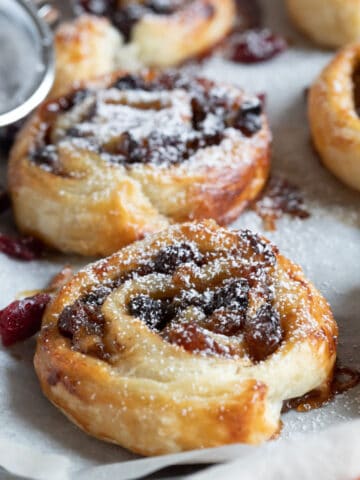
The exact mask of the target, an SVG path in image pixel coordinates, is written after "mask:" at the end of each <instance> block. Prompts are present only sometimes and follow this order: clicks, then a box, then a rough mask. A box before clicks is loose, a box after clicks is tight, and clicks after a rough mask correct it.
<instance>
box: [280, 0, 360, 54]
mask: <svg viewBox="0 0 360 480" xmlns="http://www.w3.org/2000/svg"><path fill="white" fill-rule="evenodd" d="M286 4H287V7H288V11H289V14H290V16H291V18H292V20H293V21H294V23H295V25H296V26H297V27H298V28H299V30H301V31H302V32H304V33H305V34H306V35H307V36H308V37H310V38H311V39H312V40H314V41H315V42H316V43H319V44H320V45H323V46H326V47H341V46H344V45H346V44H347V43H349V42H353V41H355V40H358V39H359V38H360V0H286Z"/></svg>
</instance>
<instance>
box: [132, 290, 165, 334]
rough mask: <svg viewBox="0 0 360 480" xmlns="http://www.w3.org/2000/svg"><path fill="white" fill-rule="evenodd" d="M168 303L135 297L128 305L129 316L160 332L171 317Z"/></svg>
mask: <svg viewBox="0 0 360 480" xmlns="http://www.w3.org/2000/svg"><path fill="white" fill-rule="evenodd" d="M169 306H170V305H169V302H167V301H163V300H155V299H153V298H151V297H149V296H148V295H137V296H136V297H134V298H133V299H132V300H131V301H130V302H129V305H128V310H129V313H130V315H133V316H134V317H138V318H140V319H141V320H143V321H144V322H145V323H146V324H147V325H148V326H149V327H150V328H153V329H156V330H161V329H162V328H163V327H164V326H165V324H166V323H167V321H168V320H169V317H171V316H172V315H173V312H172V309H171V308H170V309H169Z"/></svg>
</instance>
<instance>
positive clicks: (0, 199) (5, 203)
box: [0, 190, 11, 214]
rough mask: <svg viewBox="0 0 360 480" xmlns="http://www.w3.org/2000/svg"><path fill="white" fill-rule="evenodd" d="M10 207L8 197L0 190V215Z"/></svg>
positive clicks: (6, 193)
mask: <svg viewBox="0 0 360 480" xmlns="http://www.w3.org/2000/svg"><path fill="white" fill-rule="evenodd" d="M10 207H11V200H10V195H9V194H8V192H6V191H5V190H0V214H1V213H3V212H6V211H7V210H9V208H10Z"/></svg>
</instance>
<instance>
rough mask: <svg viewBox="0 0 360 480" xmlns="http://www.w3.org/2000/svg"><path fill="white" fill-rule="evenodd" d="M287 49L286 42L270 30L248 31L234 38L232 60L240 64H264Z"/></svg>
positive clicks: (231, 49) (231, 51) (231, 50)
mask: <svg viewBox="0 0 360 480" xmlns="http://www.w3.org/2000/svg"><path fill="white" fill-rule="evenodd" d="M286 48H287V43H286V40H285V39H284V38H283V37H281V36H280V35H277V34H275V33H272V32H271V31H270V30H268V29H261V30H248V31H246V32H244V33H242V34H240V35H234V36H233V38H232V41H231V47H230V59H231V60H233V61H234V62H238V63H258V62H264V61H266V60H270V59H271V58H273V57H275V56H276V55H279V54H280V53H282V52H283V51H284V50H286Z"/></svg>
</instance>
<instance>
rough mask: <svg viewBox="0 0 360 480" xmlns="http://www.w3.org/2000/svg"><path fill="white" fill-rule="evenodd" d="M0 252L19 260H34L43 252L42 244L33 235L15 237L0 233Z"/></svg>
mask: <svg viewBox="0 0 360 480" xmlns="http://www.w3.org/2000/svg"><path fill="white" fill-rule="evenodd" d="M0 252H2V253H5V255H8V256H9V257H12V258H17V259H19V260H25V261H30V260H35V259H36V258H39V257H41V255H42V254H43V252H44V245H43V244H42V243H41V242H40V241H39V240H37V239H36V238H33V237H23V238H18V239H15V238H13V237H9V236H8V235H5V234H3V233H0Z"/></svg>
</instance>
